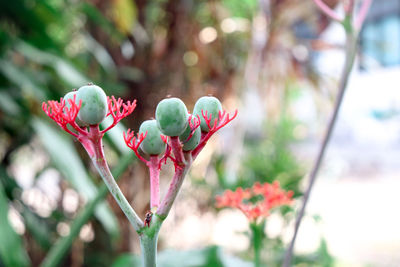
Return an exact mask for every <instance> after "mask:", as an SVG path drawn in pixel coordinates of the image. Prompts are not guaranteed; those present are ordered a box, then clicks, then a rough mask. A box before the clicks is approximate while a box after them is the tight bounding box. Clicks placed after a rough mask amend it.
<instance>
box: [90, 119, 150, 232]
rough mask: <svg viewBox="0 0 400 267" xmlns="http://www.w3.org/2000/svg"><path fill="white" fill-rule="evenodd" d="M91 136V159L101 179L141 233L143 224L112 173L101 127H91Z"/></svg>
mask: <svg viewBox="0 0 400 267" xmlns="http://www.w3.org/2000/svg"><path fill="white" fill-rule="evenodd" d="M90 134H91V135H92V137H91V140H92V142H93V149H94V156H92V157H91V159H92V162H93V164H94V166H95V167H96V169H97V171H98V172H99V174H100V176H101V178H103V181H104V183H105V184H106V186H107V188H108V190H110V192H111V194H112V195H113V197H114V199H115V201H117V203H118V205H119V207H120V208H121V210H122V211H123V212H124V213H125V216H126V218H128V220H129V222H130V223H131V224H132V226H133V228H134V229H135V230H136V231H139V230H140V229H141V228H142V227H143V222H142V220H141V219H140V218H139V216H138V215H137V214H136V212H135V211H134V210H133V208H132V206H131V205H130V204H129V202H128V200H126V198H125V196H124V194H123V193H122V192H121V189H120V188H119V186H118V184H117V183H116V182H115V179H114V177H113V175H112V174H111V172H110V169H109V167H108V164H107V162H106V158H105V155H104V151H103V145H102V141H101V135H102V134H101V133H100V131H99V127H98V126H97V125H96V126H90Z"/></svg>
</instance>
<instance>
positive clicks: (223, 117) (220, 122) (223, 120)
mask: <svg viewBox="0 0 400 267" xmlns="http://www.w3.org/2000/svg"><path fill="white" fill-rule="evenodd" d="M237 114H238V111H237V110H235V113H233V115H230V114H229V113H228V112H226V111H225V110H224V111H220V112H219V113H218V118H215V119H214V125H213V126H212V127H211V121H212V120H213V118H212V115H211V114H210V116H208V114H207V111H206V112H203V110H202V111H201V115H203V118H204V120H205V122H206V124H207V126H208V129H210V130H209V131H208V132H207V133H206V132H202V133H201V140H200V144H199V145H198V146H197V147H196V148H195V149H194V150H193V151H192V156H193V158H195V157H196V156H197V155H198V154H199V153H200V151H201V150H202V149H203V148H204V146H205V145H206V144H207V141H208V140H209V139H210V138H211V136H212V135H213V134H215V133H216V132H217V131H218V130H219V129H221V128H222V127H224V126H225V125H227V124H228V123H230V122H231V121H232V120H233V119H234V118H236V116H237Z"/></svg>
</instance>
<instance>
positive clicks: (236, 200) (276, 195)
mask: <svg viewBox="0 0 400 267" xmlns="http://www.w3.org/2000/svg"><path fill="white" fill-rule="evenodd" d="M292 197H293V191H288V192H286V191H284V190H283V189H282V188H281V187H280V185H279V182H278V181H275V182H274V183H272V184H269V183H264V184H260V183H259V182H256V183H255V184H254V185H253V186H252V187H251V188H246V189H243V188H241V187H239V188H237V189H236V190H235V191H231V190H226V191H225V192H224V193H223V194H222V195H221V196H217V197H216V202H217V203H216V207H217V208H226V207H229V208H237V209H239V210H241V211H242V212H243V213H244V215H246V217H247V218H248V219H249V220H250V221H256V220H257V218H265V217H267V216H268V215H269V214H270V210H271V209H273V208H276V207H278V206H283V205H289V204H291V203H292Z"/></svg>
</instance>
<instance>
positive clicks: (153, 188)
mask: <svg viewBox="0 0 400 267" xmlns="http://www.w3.org/2000/svg"><path fill="white" fill-rule="evenodd" d="M158 165H159V159H158V156H150V160H149V161H148V163H147V167H148V168H149V172H150V208H151V210H152V211H154V210H157V208H158V206H160V169H159V168H158Z"/></svg>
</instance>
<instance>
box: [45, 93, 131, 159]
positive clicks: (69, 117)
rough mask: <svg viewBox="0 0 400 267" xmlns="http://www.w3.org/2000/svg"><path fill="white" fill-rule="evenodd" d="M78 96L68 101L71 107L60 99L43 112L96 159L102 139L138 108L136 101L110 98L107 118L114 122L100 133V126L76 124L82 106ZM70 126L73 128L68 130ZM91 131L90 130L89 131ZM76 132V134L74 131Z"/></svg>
mask: <svg viewBox="0 0 400 267" xmlns="http://www.w3.org/2000/svg"><path fill="white" fill-rule="evenodd" d="M75 100H76V96H74V98H73V99H68V101H69V104H70V107H67V106H65V100H64V99H63V98H61V99H60V102H57V101H52V100H51V101H47V103H43V104H42V109H43V111H44V112H45V113H46V114H47V116H49V117H50V118H51V119H52V120H54V121H55V122H56V123H57V124H58V125H59V126H60V127H61V128H62V129H63V130H64V131H66V132H67V133H69V134H71V135H73V136H75V137H76V138H77V139H78V141H79V142H80V143H81V144H82V145H83V147H84V148H85V149H86V151H87V152H88V154H89V156H90V157H94V156H95V154H96V153H99V151H100V150H101V149H102V148H101V146H102V142H101V139H102V137H103V135H104V133H105V132H107V131H108V130H110V129H111V128H113V127H114V126H115V125H116V124H117V123H118V122H119V121H120V120H122V119H123V118H125V117H126V116H128V115H129V114H131V113H132V112H133V110H134V109H135V107H136V100H135V101H133V102H132V103H131V102H130V101H128V102H127V103H126V104H125V103H123V101H122V100H121V99H120V98H118V100H116V99H115V97H112V98H111V99H110V98H108V99H107V100H108V107H109V111H108V114H107V116H109V115H111V116H112V117H113V122H112V124H111V125H110V126H108V127H107V128H106V129H104V130H102V131H100V129H99V125H90V126H88V127H80V126H79V125H78V124H77V123H76V121H75V120H76V117H77V116H78V113H79V110H80V108H81V105H82V101H79V104H76V103H75ZM121 109H122V110H121ZM68 125H70V126H71V127H69V128H68ZM88 129H90V130H88ZM73 130H75V132H74V131H73Z"/></svg>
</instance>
